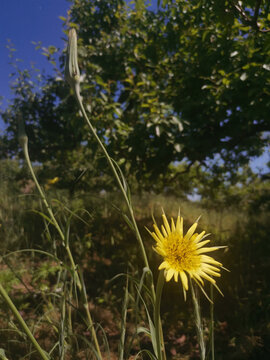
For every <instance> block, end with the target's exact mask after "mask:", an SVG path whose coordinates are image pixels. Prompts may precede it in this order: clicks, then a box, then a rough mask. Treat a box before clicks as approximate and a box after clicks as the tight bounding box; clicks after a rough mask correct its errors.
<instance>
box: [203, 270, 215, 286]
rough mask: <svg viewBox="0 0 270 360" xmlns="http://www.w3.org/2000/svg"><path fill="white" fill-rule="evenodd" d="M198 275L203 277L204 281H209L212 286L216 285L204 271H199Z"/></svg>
mask: <svg viewBox="0 0 270 360" xmlns="http://www.w3.org/2000/svg"><path fill="white" fill-rule="evenodd" d="M200 275H201V277H203V278H205V279H206V280H208V281H210V282H211V283H212V284H215V283H216V281H215V280H214V279H213V278H211V277H210V276H208V275H207V274H206V273H205V272H204V271H201V272H200Z"/></svg>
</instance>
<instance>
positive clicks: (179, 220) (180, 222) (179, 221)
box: [176, 216, 183, 237]
mask: <svg viewBox="0 0 270 360" xmlns="http://www.w3.org/2000/svg"><path fill="white" fill-rule="evenodd" d="M176 231H177V232H178V233H179V235H180V237H183V218H182V217H181V218H180V216H178V217H177V221H176Z"/></svg>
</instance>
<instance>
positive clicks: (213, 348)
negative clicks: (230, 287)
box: [210, 284, 215, 360]
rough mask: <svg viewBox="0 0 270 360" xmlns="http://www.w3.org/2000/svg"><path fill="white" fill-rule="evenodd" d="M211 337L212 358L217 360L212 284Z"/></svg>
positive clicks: (211, 286)
mask: <svg viewBox="0 0 270 360" xmlns="http://www.w3.org/2000/svg"><path fill="white" fill-rule="evenodd" d="M210 299H211V301H212V302H211V303H210V322H211V323H210V329H211V332H210V336H211V358H212V360H215V321H214V294H213V284H210Z"/></svg>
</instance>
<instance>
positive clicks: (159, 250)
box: [154, 246, 166, 257]
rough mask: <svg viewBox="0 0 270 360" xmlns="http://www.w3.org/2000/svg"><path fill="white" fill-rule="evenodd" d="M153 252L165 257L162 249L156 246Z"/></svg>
mask: <svg viewBox="0 0 270 360" xmlns="http://www.w3.org/2000/svg"><path fill="white" fill-rule="evenodd" d="M154 250H155V251H156V252H157V253H158V254H159V255H161V256H163V257H165V256H166V253H165V251H164V250H163V248H162V247H160V246H157V247H155V248H154Z"/></svg>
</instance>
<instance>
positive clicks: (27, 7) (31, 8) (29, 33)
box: [0, 0, 269, 172]
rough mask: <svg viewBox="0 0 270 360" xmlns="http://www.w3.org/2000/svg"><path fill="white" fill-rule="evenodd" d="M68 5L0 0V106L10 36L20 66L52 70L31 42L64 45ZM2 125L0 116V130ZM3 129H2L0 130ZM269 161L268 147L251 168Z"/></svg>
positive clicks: (54, 0)
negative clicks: (33, 65)
mask: <svg viewBox="0 0 270 360" xmlns="http://www.w3.org/2000/svg"><path fill="white" fill-rule="evenodd" d="M69 7H70V2H69V1H68V0H1V11H0V96H3V97H4V101H3V104H2V106H6V104H7V100H8V99H10V98H11V96H12V94H11V92H10V89H9V82H10V78H9V74H10V73H11V72H12V67H11V65H10V64H9V61H10V59H9V57H8V55H9V51H8V49H7V48H6V45H7V39H10V40H11V42H12V43H13V45H14V48H15V49H16V50H17V51H16V53H15V58H19V59H21V60H23V62H22V63H21V65H20V67H21V68H30V65H31V62H32V63H34V64H35V65H36V67H37V68H38V69H41V70H45V71H46V73H50V72H52V65H51V64H50V63H49V62H48V61H47V59H46V57H45V56H43V55H41V52H40V51H36V50H35V45H33V44H32V42H33V41H34V42H38V41H41V42H42V45H43V46H45V47H48V46H49V45H54V46H56V47H58V48H60V49H63V48H64V46H65V42H64V34H63V27H62V24H63V22H62V20H60V19H59V16H66V15H67V10H68V9H69ZM3 128H4V124H3V122H2V120H1V118H0V131H1V129H3ZM2 131H3V130H2ZM267 161H269V150H268V151H266V152H265V153H264V155H263V156H261V157H260V158H259V159H256V160H253V161H252V162H251V163H252V168H253V169H254V170H256V172H258V171H259V168H261V169H263V170H265V166H266V162H267Z"/></svg>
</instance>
